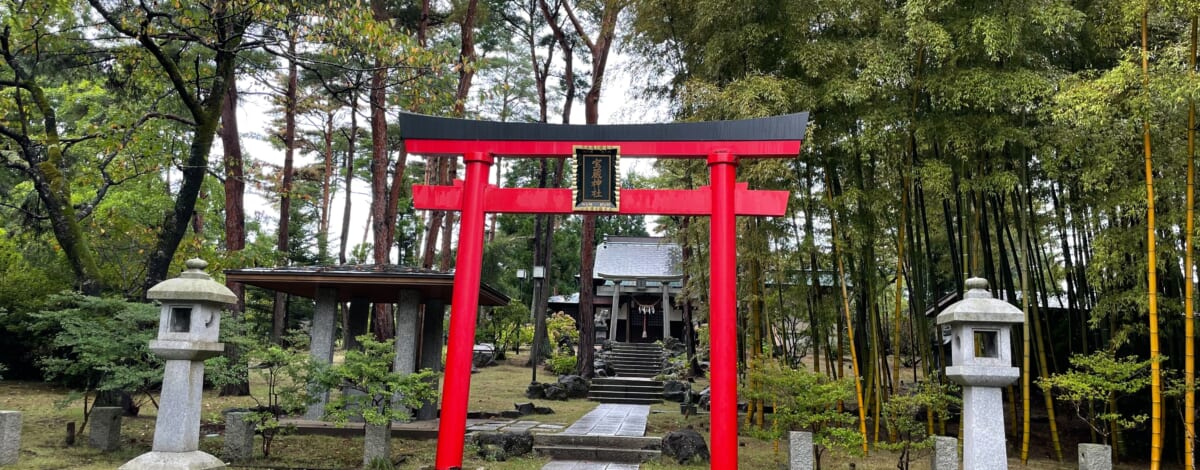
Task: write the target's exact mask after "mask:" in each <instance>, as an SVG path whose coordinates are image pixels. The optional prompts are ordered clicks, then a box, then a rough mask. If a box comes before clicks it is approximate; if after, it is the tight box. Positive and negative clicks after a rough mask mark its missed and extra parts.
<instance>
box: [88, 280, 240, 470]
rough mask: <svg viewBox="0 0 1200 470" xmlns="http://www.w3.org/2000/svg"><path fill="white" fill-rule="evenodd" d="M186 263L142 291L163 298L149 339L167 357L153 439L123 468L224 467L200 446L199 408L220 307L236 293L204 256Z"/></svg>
mask: <svg viewBox="0 0 1200 470" xmlns="http://www.w3.org/2000/svg"><path fill="white" fill-rule="evenodd" d="M185 264H186V266H187V270H186V271H184V272H183V274H181V275H180V276H179V277H177V278H174V279H168V280H166V281H163V282H160V283H158V284H157V285H155V286H154V287H151V288H150V290H148V291H146V298H148V299H152V300H158V301H160V302H162V309H161V314H160V317H159V325H158V339H155V340H151V341H150V351H151V352H153V353H154V354H155V355H157V356H158V357H161V358H163V359H165V360H166V368H165V369H166V370H165V372H164V374H163V383H162V398H161V399H160V400H159V405H158V418H157V420H156V421H155V422H154V445H153V447H152V449H151V451H150V452H147V453H145V454H142V455H140V456H138V457H137V458H135V459H133V460H130V461H129V462H127V463H126V464H125V465H122V466H121V470H151V469H153V470H175V469H178V470H184V469H186V470H204V469H210V468H225V463H224V462H221V460H220V459H218V458H216V457H213V456H212V455H209V454H207V453H205V452H201V451H200V410H201V400H202V399H203V391H204V360H205V359H208V358H210V357H214V356H217V355H219V354H221V352H222V351H224V350H225V345H224V344H222V343H219V342H217V339H218V337H219V335H220V329H221V309H223V308H224V307H226V306H227V305H231V304H234V303H236V302H237V297H236V296H234V295H233V292H232V291H230V290H229V289H228V288H226V287H225V286H224V285H222V284H219V283H217V282H214V281H213V280H212V278H211V277H209V276H208V274H206V273H205V272H204V268H206V267H208V263H206V262H205V261H204V260H200V259H190V260H188V261H187V262H186V263H185ZM93 426H95V425H94V424H93Z"/></svg>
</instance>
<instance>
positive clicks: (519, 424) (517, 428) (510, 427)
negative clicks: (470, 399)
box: [467, 419, 563, 433]
mask: <svg viewBox="0 0 1200 470" xmlns="http://www.w3.org/2000/svg"><path fill="white" fill-rule="evenodd" d="M562 430H563V427H562V426H559V425H557V424H542V423H539V422H537V421H512V420H506V419H495V420H486V421H480V422H475V423H467V432H471V431H507V432H518V433H519V432H523V431H529V432H532V433H538V432H559V431H562Z"/></svg>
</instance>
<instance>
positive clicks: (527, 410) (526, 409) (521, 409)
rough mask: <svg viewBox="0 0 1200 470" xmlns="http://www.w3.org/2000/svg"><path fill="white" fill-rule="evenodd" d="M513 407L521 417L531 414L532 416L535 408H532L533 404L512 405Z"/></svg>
mask: <svg viewBox="0 0 1200 470" xmlns="http://www.w3.org/2000/svg"><path fill="white" fill-rule="evenodd" d="M513 407H514V408H516V409H517V413H521V415H522V416H524V415H531V414H533V410H534V408H535V407H534V405H533V402H529V403H513Z"/></svg>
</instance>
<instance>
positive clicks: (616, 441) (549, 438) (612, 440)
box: [533, 433, 662, 450]
mask: <svg viewBox="0 0 1200 470" xmlns="http://www.w3.org/2000/svg"><path fill="white" fill-rule="evenodd" d="M533 445H535V446H560V447H601V448H606V449H631V450H659V449H660V448H661V447H662V438H661V437H631V436H589V435H586V434H563V433H555V434H534V435H533Z"/></svg>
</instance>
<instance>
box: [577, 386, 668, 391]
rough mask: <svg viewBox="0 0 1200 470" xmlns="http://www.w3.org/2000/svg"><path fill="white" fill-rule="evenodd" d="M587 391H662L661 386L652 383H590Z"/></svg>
mask: <svg viewBox="0 0 1200 470" xmlns="http://www.w3.org/2000/svg"><path fill="white" fill-rule="evenodd" d="M588 391H589V392H642V393H662V391H663V388H662V386H657V387H656V386H653V385H592V387H591V389H590V390H588Z"/></svg>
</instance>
